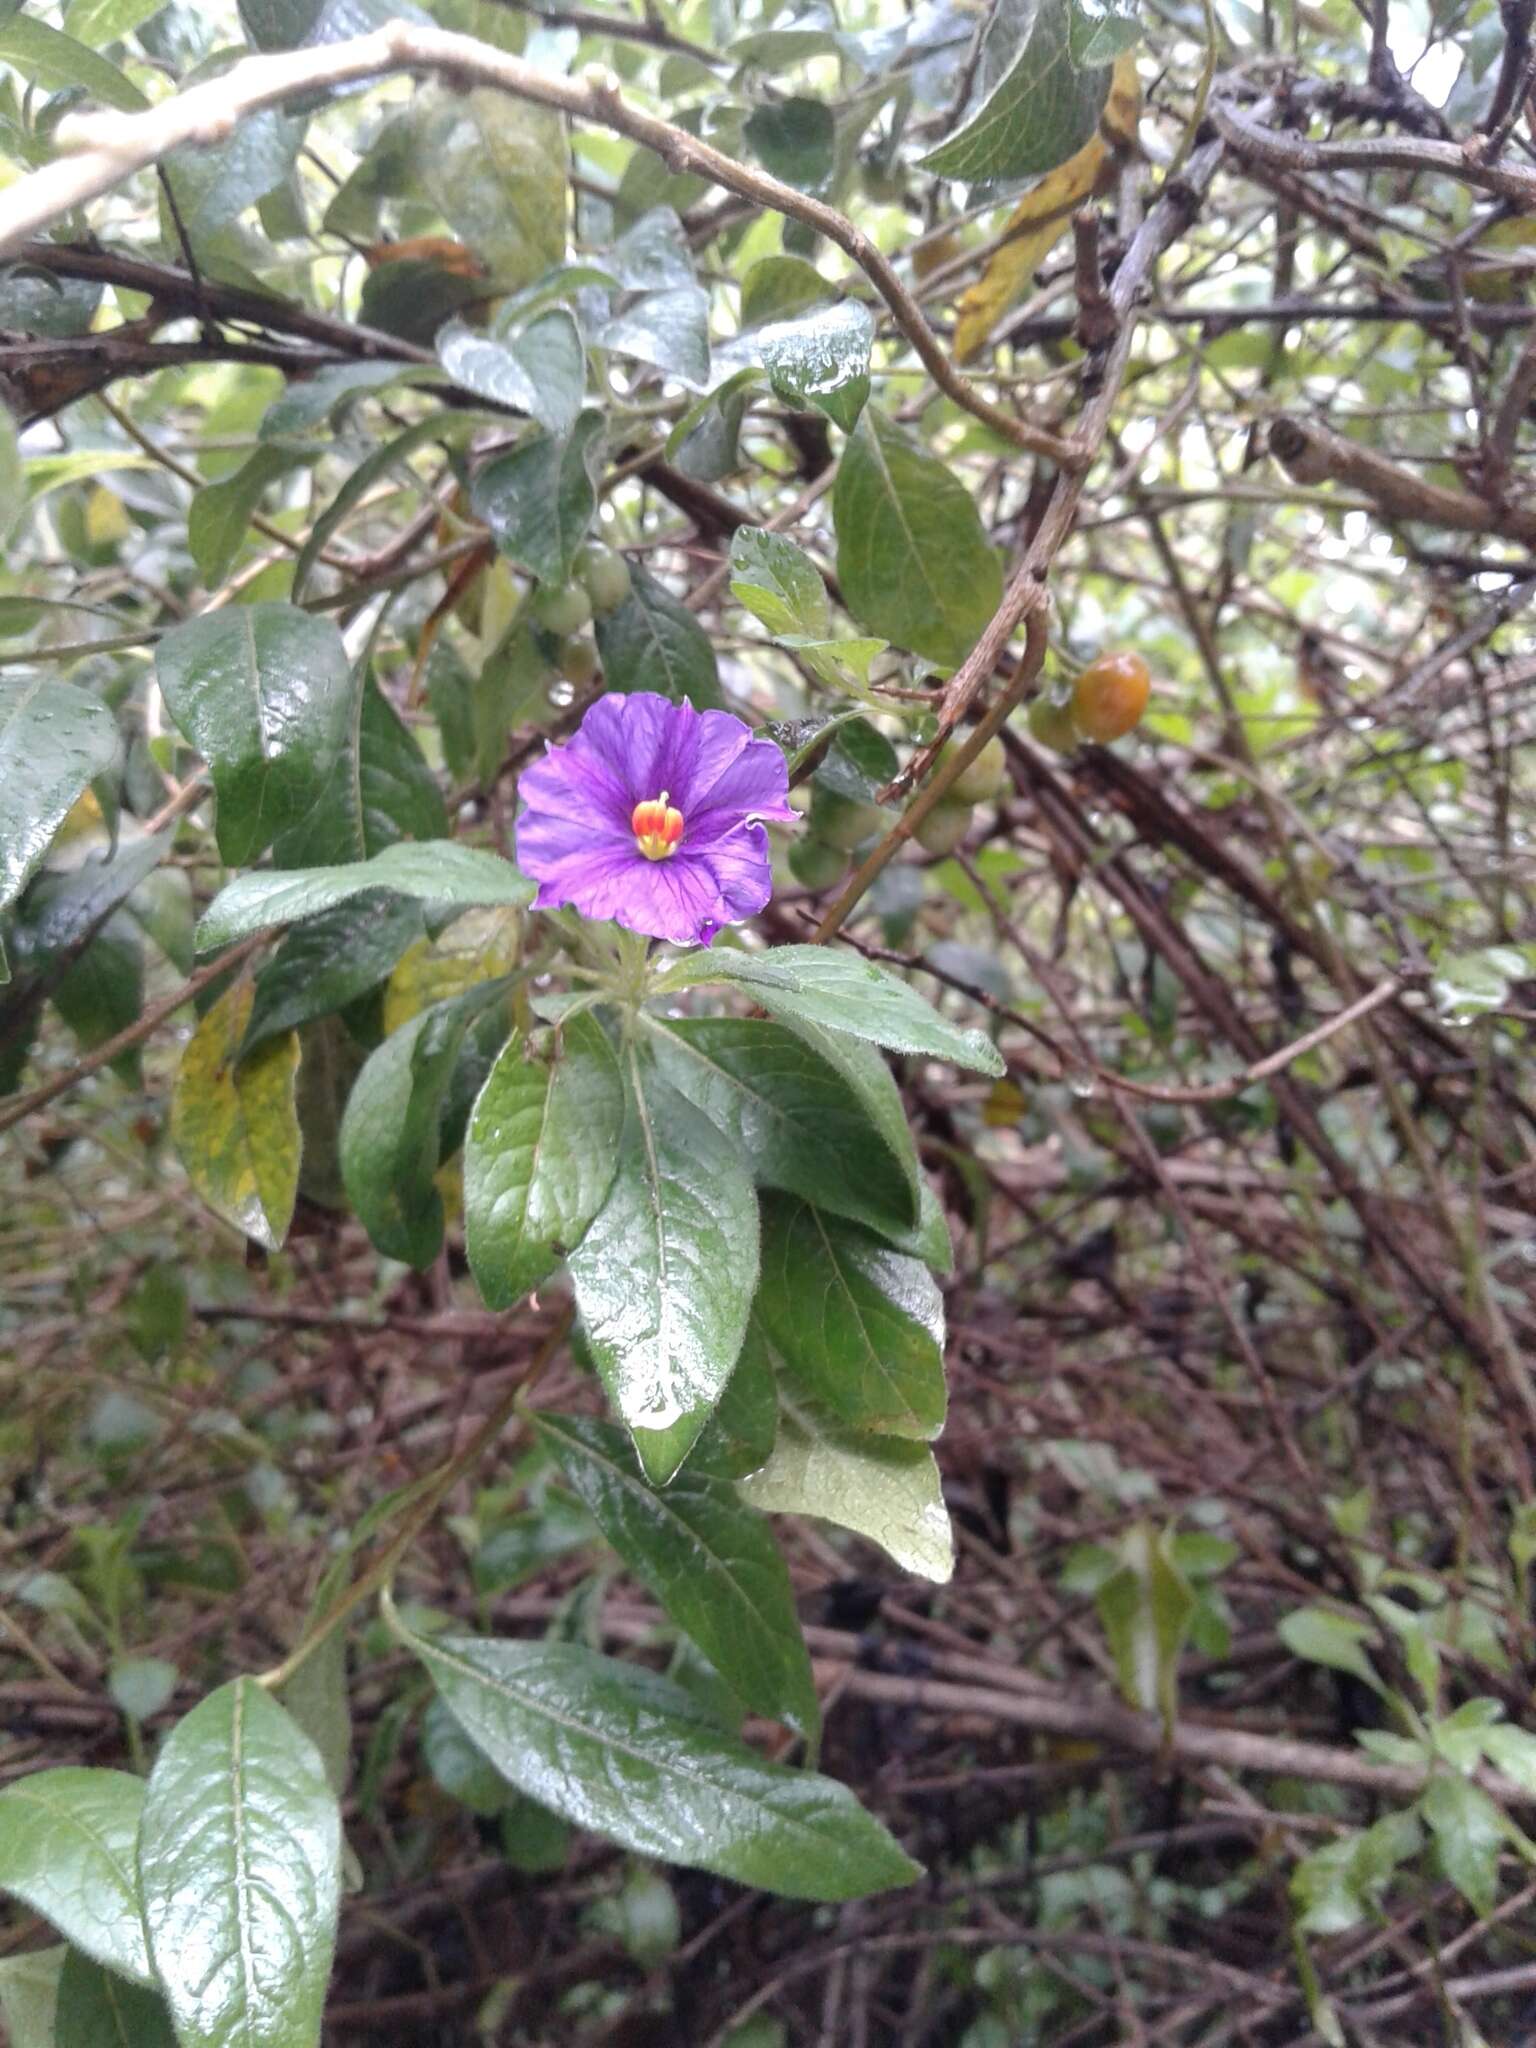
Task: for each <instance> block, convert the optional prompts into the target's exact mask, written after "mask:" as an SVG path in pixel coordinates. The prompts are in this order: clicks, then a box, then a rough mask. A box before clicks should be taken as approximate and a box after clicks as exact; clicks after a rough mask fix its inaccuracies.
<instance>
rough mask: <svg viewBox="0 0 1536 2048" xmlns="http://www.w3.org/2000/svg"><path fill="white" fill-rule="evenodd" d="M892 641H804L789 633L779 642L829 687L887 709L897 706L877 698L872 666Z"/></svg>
mask: <svg viewBox="0 0 1536 2048" xmlns="http://www.w3.org/2000/svg"><path fill="white" fill-rule="evenodd" d="M889 644H890V643H889V642H888V641H886V640H857V639H849V640H804V639H801V638H800V637H799V636H798V635H796V634H789V633H786V634H785V635H784V636H783V637H782V638H781V639H780V641H779V645H780V646H781V647H784V648H787V649H788V650H789V651H790V652H791V653H793V654H798V655H799V657H800V659H801V660H802V661H803V662H804V663H805V665H806V667H807V668H808V669H809V670H810V671H811V673H812V674H813V675H814V676H815V677H816V678H817V679H818V681H820V682H823V683H825V684H826V686H827V688H828V689H829V690H841V691H843V692H844V694H845V695H847V696H850V697H857V698H858V700H859V702H860V703H861V704H868V705H869V707H870V708H871V710H874V711H886V712H889V711H890V710H891V709H892V708H893V707H892V706H891V704H890V701H889V699H884V698H880V697H877V696H876V695H875V693H874V692H873V691H872V690H871V689H870V687H869V665H870V663H871V662H872V661H873V660H874V658H875V656H876V655H877V654H884V652H885V650H886V648H887V647H888V646H889Z"/></svg>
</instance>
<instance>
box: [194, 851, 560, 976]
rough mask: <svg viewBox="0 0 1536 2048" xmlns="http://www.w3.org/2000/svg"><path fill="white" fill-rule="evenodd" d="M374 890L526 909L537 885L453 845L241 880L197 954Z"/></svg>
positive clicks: (207, 922)
mask: <svg viewBox="0 0 1536 2048" xmlns="http://www.w3.org/2000/svg"><path fill="white" fill-rule="evenodd" d="M369 889H393V890H394V891H395V892H396V894H397V895H400V896H411V897H414V898H415V899H416V900H417V901H418V902H420V903H430V904H438V905H443V906H450V905H455V904H457V905H460V906H462V907H464V908H468V907H469V906H470V905H474V904H514V905H521V904H526V903H531V902H532V901H533V893H534V892H533V884H532V883H531V882H529V881H528V880H527V879H526V878H525V877H524V876H523V875H521V874H519V873H518V871H517V869H516V868H515V867H513V865H512V863H511V862H510V861H507V860H502V859H501V857H500V856H499V855H498V854H494V853H482V852H480V851H479V850H478V849H477V848H475V847H472V846H460V845H459V844H458V843H457V842H456V841H454V840H446V839H445V840H444V841H443V842H442V843H441V844H440V845H429V846H412V845H408V844H401V845H397V846H387V847H385V849H384V851H383V852H382V853H377V854H375V855H374V856H373V858H372V860H360V861H356V862H354V863H352V864H351V865H349V866H343V867H322V868H310V869H308V870H307V871H295V872H292V873H287V874H281V873H262V874H254V875H237V876H236V878H235V879H234V881H232V882H230V883H229V884H227V886H226V887H225V888H224V889H222V890H221V891H220V892H219V894H218V895H217V896H216V897H215V898H214V900H213V902H212V904H211V905H210V906H209V908H208V909H207V911H206V912H205V913H204V915H203V919H202V922H201V923H200V924H199V926H198V928H197V943H198V950H199V951H200V952H204V953H211V952H214V951H216V950H217V949H218V948H219V947H220V946H227V945H229V944H230V943H231V942H232V941H233V940H235V939H239V938H244V937H245V935H246V934H247V933H248V932H259V931H262V930H264V929H265V928H266V927H268V926H269V925H282V924H296V923H297V922H298V921H299V920H300V919H301V918H305V917H315V916H318V914H319V913H320V912H321V911H322V910H329V909H331V908H332V907H333V906H334V905H335V904H337V903H345V902H347V901H349V900H350V899H351V898H352V897H354V896H361V895H362V894H363V893H364V891H365V890H369Z"/></svg>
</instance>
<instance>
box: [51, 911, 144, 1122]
mask: <svg viewBox="0 0 1536 2048" xmlns="http://www.w3.org/2000/svg"><path fill="white" fill-rule="evenodd" d="M53 1006H54V1008H55V1009H56V1010H57V1011H58V1013H59V1015H60V1016H61V1017H62V1018H63V1019H64V1022H65V1023H66V1024H67V1025H68V1026H69V1028H70V1030H71V1031H72V1032H73V1033H74V1034H75V1037H76V1038H77V1039H78V1040H79V1041H80V1044H81V1045H82V1046H83V1047H84V1048H85V1050H86V1051H89V1050H90V1049H91V1048H92V1047H93V1046H97V1045H103V1044H105V1043H106V1041H107V1040H108V1039H109V1038H115V1037H116V1036H117V1034H118V1032H119V1031H123V1030H126V1028H127V1027H128V1026H129V1025H130V1024H134V1023H136V1022H137V1021H138V1017H139V1012H140V1010H141V1009H142V1008H143V1006H144V943H143V940H142V939H141V937H140V935H139V928H138V926H137V925H136V924H135V923H134V922H133V920H132V918H130V917H128V916H126V915H125V914H124V913H122V912H121V911H118V912H115V913H114V914H113V916H112V917H110V918H109V919H108V920H107V922H106V924H105V925H103V926H102V927H101V928H100V929H99V930H98V931H97V933H96V936H95V937H94V938H93V939H92V940H91V942H90V944H89V945H88V946H87V947H86V949H85V951H84V952H83V953H81V954H80V955H79V956H78V958H76V959H75V960H73V961H71V963H70V965H69V966H68V967H67V968H66V969H65V971H64V974H63V976H62V978H61V979H60V980H58V981H56V982H55V983H54V985H53ZM112 1066H113V1071H114V1072H115V1073H117V1074H119V1075H121V1076H122V1078H123V1079H124V1080H126V1081H128V1082H129V1083H130V1085H132V1084H134V1083H136V1082H137V1080H138V1077H139V1070H140V1069H139V1056H138V1047H137V1046H130V1047H129V1048H128V1050H127V1051H126V1052H122V1053H119V1054H118V1056H117V1058H116V1059H115V1060H114V1061H113V1062H112Z"/></svg>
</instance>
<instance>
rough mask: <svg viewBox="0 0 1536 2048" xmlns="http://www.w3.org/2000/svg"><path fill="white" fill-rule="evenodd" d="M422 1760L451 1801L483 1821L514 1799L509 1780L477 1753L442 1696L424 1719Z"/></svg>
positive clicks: (434, 1698) (430, 1703)
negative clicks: (454, 1800)
mask: <svg viewBox="0 0 1536 2048" xmlns="http://www.w3.org/2000/svg"><path fill="white" fill-rule="evenodd" d="M421 1760H422V1762H423V1763H424V1764H425V1765H426V1767H427V1769H428V1770H429V1771H430V1772H431V1773H432V1776H433V1777H434V1778H435V1779H436V1781H437V1783H438V1784H439V1785H440V1786H441V1788H442V1789H443V1791H444V1792H446V1793H447V1794H448V1797H449V1798H450V1799H456V1800H457V1801H458V1803H459V1804H460V1806H467V1807H468V1808H469V1810H470V1812H471V1813H473V1814H477V1815H478V1816H479V1817H480V1818H481V1819H482V1820H490V1819H492V1818H494V1816H495V1815H496V1814H498V1813H500V1811H501V1809H502V1808H503V1807H504V1806H505V1805H506V1803H507V1800H508V1798H509V1797H510V1796H511V1795H510V1793H509V1792H508V1789H507V1781H506V1779H505V1778H503V1776H502V1775H501V1773H500V1771H498V1770H497V1768H496V1766H495V1765H494V1764H493V1763H491V1762H490V1760H489V1759H488V1758H487V1757H484V1756H482V1755H481V1753H480V1751H479V1750H478V1749H476V1747H475V1745H474V1744H473V1743H472V1742H471V1741H470V1739H469V1737H468V1736H467V1735H466V1734H465V1733H464V1730H463V1729H462V1728H461V1727H460V1726H459V1724H458V1722H457V1721H456V1720H455V1719H454V1718H453V1716H452V1714H450V1713H449V1711H448V1708H447V1706H446V1704H445V1703H444V1701H443V1700H442V1698H441V1697H440V1696H438V1695H434V1696H433V1698H432V1699H431V1701H430V1702H429V1703H428V1706H427V1711H426V1712H425V1714H423V1715H422V1717H421Z"/></svg>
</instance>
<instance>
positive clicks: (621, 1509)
mask: <svg viewBox="0 0 1536 2048" xmlns="http://www.w3.org/2000/svg"><path fill="white" fill-rule="evenodd" d="M538 1429H539V1434H540V1435H541V1437H542V1438H543V1439H544V1441H545V1442H546V1443H547V1444H549V1445H551V1446H552V1447H553V1449H554V1450H555V1451H556V1453H557V1454H558V1456H559V1459H560V1462H561V1464H562V1465H563V1466H564V1468H565V1474H566V1477H567V1478H568V1479H569V1480H570V1482H571V1485H572V1486H573V1487H574V1488H575V1489H576V1492H577V1493H578V1494H579V1495H580V1496H581V1499H582V1500H583V1501H584V1502H585V1503H586V1506H587V1508H588V1510H589V1511H590V1513H591V1515H592V1519H593V1520H594V1521H595V1522H596V1523H597V1526H598V1527H599V1528H600V1529H601V1530H602V1532H603V1534H604V1536H605V1537H607V1539H608V1541H609V1542H610V1543H611V1544H612V1545H613V1547H614V1549H615V1550H616V1551H617V1552H618V1554H619V1556H620V1558H621V1559H622V1561H623V1563H624V1565H625V1566H626V1568H627V1569H628V1570H629V1571H631V1572H633V1573H634V1574H635V1576H636V1577H637V1578H638V1579H640V1580H641V1581H642V1582H643V1583H644V1584H645V1585H647V1586H648V1587H649V1588H650V1589H651V1591H652V1592H653V1593H654V1594H655V1595H656V1598H657V1599H658V1600H659V1601H660V1602H661V1604H662V1606H663V1607H664V1608H665V1609H666V1611H667V1613H668V1614H669V1615H670V1616H671V1617H672V1619H673V1621H675V1622H676V1623H677V1625H678V1627H679V1628H680V1629H682V1630H684V1632H685V1633H686V1634H688V1635H689V1636H691V1637H692V1638H693V1640H694V1642H695V1643H697V1645H698V1647H699V1648H700V1649H701V1650H702V1651H703V1652H704V1654H705V1656H706V1657H708V1659H709V1660H710V1662H711V1663H712V1664H713V1665H714V1666H715V1668H716V1670H717V1671H719V1673H720V1675H721V1676H722V1677H723V1678H724V1679H725V1680H726V1682H727V1683H728V1684H729V1685H730V1686H731V1687H732V1689H733V1690H734V1691H735V1692H736V1693H737V1694H738V1695H739V1696H740V1698H741V1699H742V1700H744V1701H745V1703H746V1705H747V1706H748V1707H749V1708H751V1710H752V1711H753V1712H754V1713H757V1714H766V1715H768V1716H770V1717H771V1718H772V1719H774V1720H779V1721H786V1722H788V1723H789V1725H790V1726H791V1727H792V1728H797V1729H798V1730H799V1731H800V1733H801V1734H802V1735H804V1736H806V1737H807V1738H808V1740H810V1741H812V1742H814V1741H815V1739H816V1734H817V1731H818V1729H819V1728H820V1725H821V1708H820V1705H819V1703H818V1701H817V1697H816V1686H815V1681H814V1680H813V1679H812V1677H811V1661H810V1658H809V1657H808V1656H807V1654H806V1648H805V1642H804V1639H803V1637H802V1636H801V1633H800V1623H799V1619H798V1617H797V1615H796V1613H795V1597H794V1593H793V1590H792V1589H791V1586H790V1583H789V1573H788V1572H787V1571H786V1570H785V1568H784V1560H783V1558H782V1557H780V1555H779V1551H778V1547H777V1545H776V1544H775V1543H774V1540H773V1537H772V1535H771V1534H770V1533H769V1530H768V1525H767V1524H766V1523H765V1522H764V1521H763V1519H762V1517H761V1516H760V1515H758V1514H757V1513H756V1512H755V1511H754V1510H753V1509H751V1508H749V1507H747V1506H746V1505H744V1503H743V1502H742V1501H741V1500H739V1499H738V1498H737V1495H736V1492H735V1489H734V1488H733V1487H732V1485H731V1483H730V1481H729V1480H728V1479H724V1478H720V1477H717V1476H714V1475H712V1474H710V1473H707V1472H703V1471H700V1470H699V1469H698V1465H697V1461H695V1463H694V1464H693V1465H690V1466H687V1467H685V1469H684V1470H683V1471H681V1472H679V1473H678V1474H677V1476H676V1477H675V1478H674V1479H673V1480H672V1482H671V1484H670V1485H669V1486H667V1488H666V1489H665V1490H664V1491H662V1492H658V1491H657V1490H656V1489H655V1488H653V1487H652V1486H651V1485H650V1484H649V1483H648V1482H647V1480H646V1478H645V1475H644V1474H643V1473H642V1472H641V1470H640V1467H639V1465H638V1463H637V1462H636V1459H635V1454H634V1451H633V1449H632V1448H631V1446H630V1443H629V1440H628V1438H627V1437H626V1436H625V1435H624V1432H623V1431H622V1430H619V1429H615V1428H613V1427H612V1426H611V1425H610V1424H607V1423H601V1422H589V1421H586V1420H583V1419H580V1418H578V1417H576V1416H570V1415H554V1414H547V1413H546V1414H544V1415H541V1416H540V1417H539V1418H538Z"/></svg>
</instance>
